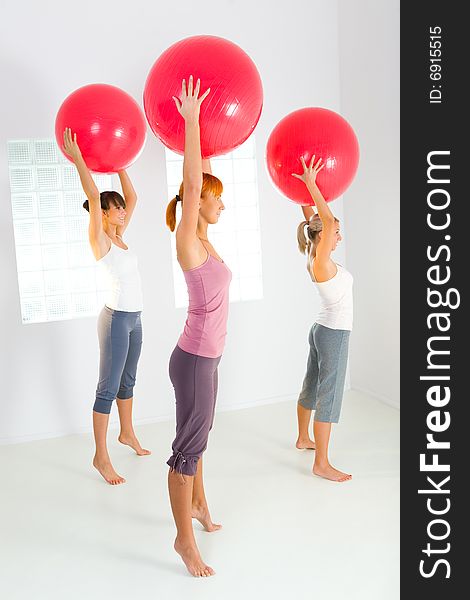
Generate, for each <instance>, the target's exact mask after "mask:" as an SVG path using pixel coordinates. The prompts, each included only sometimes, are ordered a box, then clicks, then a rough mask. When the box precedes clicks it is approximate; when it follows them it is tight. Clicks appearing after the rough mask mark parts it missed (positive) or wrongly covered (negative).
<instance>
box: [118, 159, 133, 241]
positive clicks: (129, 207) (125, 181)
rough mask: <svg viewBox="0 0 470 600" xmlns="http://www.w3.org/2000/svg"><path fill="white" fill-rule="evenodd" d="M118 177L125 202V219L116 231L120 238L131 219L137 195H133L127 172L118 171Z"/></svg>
mask: <svg viewBox="0 0 470 600" xmlns="http://www.w3.org/2000/svg"><path fill="white" fill-rule="evenodd" d="M118 175H119V181H120V182H121V188H122V195H123V196H124V200H125V202H126V218H125V219H124V225H121V226H119V227H117V229H116V233H117V234H118V235H119V236H122V234H123V233H124V231H125V230H126V228H127V226H128V225H129V222H130V220H131V218H132V213H133V212H134V209H135V206H136V204H137V194H136V193H135V190H134V186H133V185H132V182H131V180H130V177H129V175H128V174H127V172H126V171H119V172H118Z"/></svg>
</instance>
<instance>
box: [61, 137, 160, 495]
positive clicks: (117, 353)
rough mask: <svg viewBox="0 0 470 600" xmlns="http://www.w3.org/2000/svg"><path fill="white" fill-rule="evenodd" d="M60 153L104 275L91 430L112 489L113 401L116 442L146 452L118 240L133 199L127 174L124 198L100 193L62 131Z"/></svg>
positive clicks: (128, 272)
mask: <svg viewBox="0 0 470 600" xmlns="http://www.w3.org/2000/svg"><path fill="white" fill-rule="evenodd" d="M64 150H65V152H66V153H67V154H68V155H69V156H70V157H71V158H72V160H73V162H74V163H75V166H76V168H77V171H78V174H79V176H80V181H81V183H82V187H83V191H84V192H85V194H86V196H87V198H88V200H86V201H85V203H84V204H83V207H84V208H85V209H86V210H87V211H88V212H89V213H90V225H89V229H88V234H89V240H90V246H91V249H92V251H93V254H94V256H95V259H96V260H97V262H98V264H99V265H100V268H101V269H102V271H104V272H105V274H106V276H107V282H108V289H107V295H106V304H105V306H104V308H103V310H102V311H101V313H100V315H99V317H98V338H99V343H100V374H99V381H98V386H97V389H96V399H95V404H94V406H93V431H94V435H95V443H96V453H95V457H94V459H93V465H94V467H95V468H96V469H97V470H98V471H99V472H100V474H101V475H102V476H103V478H104V479H105V480H106V481H107V482H108V483H110V484H112V485H117V484H120V483H124V482H125V479H124V478H123V477H121V476H120V475H118V474H117V473H116V471H115V470H114V467H113V465H112V464H111V459H110V457H109V454H108V449H107V445H106V434H107V430H108V421H109V413H110V412H111V405H112V403H113V400H114V399H115V398H116V400H117V405H118V410H119V421H120V424H121V432H120V435H119V441H120V442H121V443H122V444H126V445H128V446H130V447H131V448H132V449H133V450H135V452H136V453H137V454H138V455H139V456H142V455H146V454H150V452H149V451H148V450H144V449H143V448H142V447H141V445H140V443H139V441H138V440H137V438H136V435H135V433H134V428H133V425H132V401H133V395H134V384H135V377H136V372H137V363H138V360H139V356H140V350H141V346H142V324H141V320H140V313H141V310H142V290H141V283H140V276H139V271H138V269H137V257H136V256H135V254H133V253H132V251H131V250H129V248H128V247H127V246H126V244H125V243H124V240H123V239H122V235H123V234H124V231H125V229H126V227H127V226H128V225H129V221H130V219H131V217H132V213H133V212H134V208H135V205H136V202H137V196H136V193H135V191H134V188H133V186H132V183H131V180H130V179H129V176H128V175H127V173H126V172H125V171H120V172H119V173H118V174H119V180H120V182H121V187H122V191H123V194H124V198H123V197H122V196H121V194H119V193H118V192H115V191H110V192H101V194H100V192H99V191H98V188H97V187H96V185H95V182H94V181H93V179H92V177H91V175H90V172H89V171H88V168H87V166H86V164H85V161H84V160H83V157H82V154H81V152H80V148H79V145H78V143H77V134H74V135H72V131H71V130H70V129H66V130H65V131H64Z"/></svg>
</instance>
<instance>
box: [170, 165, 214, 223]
mask: <svg viewBox="0 0 470 600" xmlns="http://www.w3.org/2000/svg"><path fill="white" fill-rule="evenodd" d="M223 190H224V186H223V185H222V182H221V181H220V179H218V178H217V177H215V176H214V175H211V174H210V173H203V174H202V187H201V198H202V197H203V196H204V195H206V194H213V195H214V196H220V195H221V194H222V192H223ZM183 198H184V184H183V182H181V185H180V189H179V192H178V196H175V197H174V198H173V199H172V200H170V202H169V203H168V206H167V207H166V224H167V225H168V227H169V229H170V231H174V230H175V227H176V205H177V203H178V201H179V200H181V202H183Z"/></svg>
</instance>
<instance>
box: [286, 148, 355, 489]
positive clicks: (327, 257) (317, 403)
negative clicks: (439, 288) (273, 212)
mask: <svg viewBox="0 0 470 600" xmlns="http://www.w3.org/2000/svg"><path fill="white" fill-rule="evenodd" d="M300 161H301V163H302V167H303V170H304V172H303V173H302V175H297V174H295V173H293V176H294V177H297V178H298V179H300V180H301V181H303V182H304V183H305V185H306V186H307V188H308V191H309V192H310V195H311V196H312V198H313V201H314V202H315V206H316V207H317V210H318V214H315V212H314V211H313V208H312V207H311V206H302V211H303V213H304V217H305V219H306V221H302V223H300V225H299V227H298V228H297V241H298V245H299V250H300V252H302V254H305V253H306V254H307V270H308V272H309V275H310V277H311V278H312V281H313V282H314V283H315V286H316V288H317V290H318V292H319V294H320V300H321V308H320V313H319V315H318V316H317V318H316V322H315V323H314V325H313V327H312V329H311V330H310V335H309V344H310V353H309V357H308V362H307V373H306V374H305V378H304V382H303V386H302V391H301V393H300V396H299V401H298V404H297V418H298V425H299V435H298V438H297V443H296V446H297V448H299V449H301V448H310V449H314V450H315V462H314V465H313V473H314V474H315V475H319V476H320V477H324V478H325V479H330V480H332V481H347V480H348V479H351V475H348V474H347V473H343V472H342V471H339V470H338V469H335V468H334V467H333V466H332V465H331V464H330V462H329V460H328V444H329V439H330V433H331V423H337V422H338V421H339V416H340V411H341V403H342V398H343V390H344V379H345V375H346V365H347V360H348V344H349V334H350V332H351V329H352V320H353V298H352V285H353V278H352V275H351V274H350V273H349V272H348V271H346V269H345V268H344V267H342V266H341V265H339V264H337V263H335V262H334V261H333V260H332V259H331V253H332V252H333V250H335V249H336V246H337V244H338V242H340V241H341V234H340V231H339V221H338V219H336V218H335V217H334V215H333V213H332V212H331V210H330V208H329V206H328V204H327V203H326V201H325V199H324V198H323V196H322V194H321V192H320V190H319V189H318V186H317V184H316V177H317V173H318V172H319V171H320V170H321V169H322V168H323V166H324V165H323V164H322V159H321V158H320V159H319V160H318V161H317V163H316V164H315V156H313V157H312V160H311V161H310V165H309V166H308V167H307V165H306V164H305V161H304V159H303V157H301V158H300ZM305 230H306V231H307V236H305ZM312 410H315V418H314V424H313V432H314V438H315V442H313V441H312V440H311V439H310V437H309V433H308V428H309V424H310V417H311V414H312Z"/></svg>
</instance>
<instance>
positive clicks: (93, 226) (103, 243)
mask: <svg viewBox="0 0 470 600" xmlns="http://www.w3.org/2000/svg"><path fill="white" fill-rule="evenodd" d="M64 150H65V152H66V153H67V154H68V155H69V156H70V158H71V159H72V160H73V162H74V164H75V167H76V168H77V171H78V175H79V177H80V181H81V184H82V188H83V191H84V192H85V195H86V197H87V199H88V208H89V213H90V225H89V228H88V234H89V238H90V244H91V247H92V250H93V253H94V255H95V258H96V259H97V260H98V259H100V258H101V257H102V256H103V255H104V254H106V252H107V251H108V249H109V242H108V240H107V239H106V238H107V236H106V234H105V232H104V230H103V219H102V213H101V201H100V192H99V190H98V188H97V187H96V184H95V182H94V181H93V178H92V176H91V174H90V171H89V170H88V167H87V166H86V164H85V161H84V160H83V156H82V153H81V152H80V147H79V145H78V142H77V134H76V133H74V134H73V135H72V130H71V129H70V128H69V127H67V128H66V129H65V130H64Z"/></svg>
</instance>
